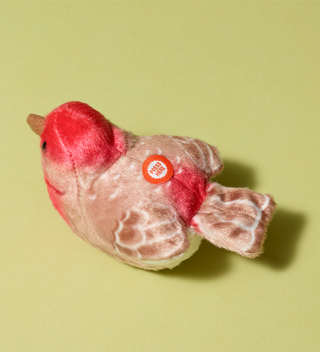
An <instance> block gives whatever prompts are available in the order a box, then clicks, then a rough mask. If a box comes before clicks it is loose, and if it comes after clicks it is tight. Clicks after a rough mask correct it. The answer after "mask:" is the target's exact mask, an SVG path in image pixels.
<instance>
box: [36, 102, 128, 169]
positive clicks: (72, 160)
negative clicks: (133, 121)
mask: <svg viewBox="0 0 320 352" xmlns="http://www.w3.org/2000/svg"><path fill="white" fill-rule="evenodd" d="M116 129H117V128H116V127H115V126H114V125H112V124H111V123H110V122H109V121H108V120H107V119H106V118H105V117H104V116H103V115H102V114H101V113H100V112H98V111H97V110H95V109H93V108H92V107H90V106H89V105H87V104H85V103H81V102H78V101H73V102H68V103H65V104H63V105H61V106H59V107H58V108H56V109H54V110H53V111H52V112H50V113H49V114H48V115H47V117H46V123H45V129H44V131H43V133H42V135H41V144H42V145H43V143H44V142H45V146H46V151H45V154H46V157H48V158H50V159H51V160H53V161H55V162H57V163H58V164H60V165H61V166H62V165H63V166H65V167H68V168H69V167H75V168H82V169H95V168H98V167H100V166H103V165H105V164H110V165H112V164H113V163H114V162H115V161H116V160H117V159H118V158H119V157H120V156H121V154H123V153H124V152H125V141H124V136H123V135H121V134H120V135H119V133H118V132H119V131H118V129H117V131H115V130H116ZM114 132H116V133H114ZM115 135H116V136H115ZM115 137H116V138H115ZM119 139H121V141H119ZM119 145H121V146H122V148H119Z"/></svg>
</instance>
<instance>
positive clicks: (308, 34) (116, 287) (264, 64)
mask: <svg viewBox="0 0 320 352" xmlns="http://www.w3.org/2000/svg"><path fill="white" fill-rule="evenodd" d="M319 19H320V2H199V1H195V2H173V1H172V2H153V1H150V2H134V1H131V2H67V1H65V2H0V102H1V109H0V124H1V125H0V153H1V170H0V182H1V188H0V214H1V237H0V238H1V240H0V241H1V242H0V350H1V351H2V352H20V351H41V352H46V351H63V352H65V351H66V352H67V351H68V352H73V351H76V352H82V351H94V352H96V351H143V352H144V351H156V352H157V351H169V352H171V351H175V352H179V351H223V352H224V351H227V352H228V351H290V352H291V351H308V352H309V351H312V352H313V351H319V350H320V343H319V331H320V320H319V315H320V314H319V313H320V312H319V308H320V307H319V306H320V298H319V297H320V284H319V263H320V260H319V249H320V248H319V245H320V233H319V225H320V221H319V218H320V205H319V195H320V194H319V182H320V179H319V176H320V173H319V153H320V148H319V147H320V143H319V131H320V74H319V72H320V70H319V69H320V45H319V39H320V20H319ZM70 100H80V101H84V102H86V103H88V104H90V105H92V106H93V107H94V108H96V109H97V110H99V111H101V112H102V113H104V114H105V115H106V116H107V117H108V118H109V119H110V120H111V121H112V122H114V123H115V124H117V125H119V126H121V127H123V128H126V129H128V130H131V131H132V132H134V133H136V134H141V135H148V134H171V135H182V136H190V137H196V138H199V139H202V140H205V141H206V142H208V143H210V144H213V145H217V146H218V148H219V150H220V152H221V156H222V159H223V160H224V162H225V170H224V172H223V174H222V175H221V176H220V177H219V182H221V183H222V184H224V185H226V186H239V187H250V188H252V189H254V190H256V191H258V192H263V193H271V194H273V195H274V197H275V200H276V201H277V203H278V210H277V213H276V215H275V217H274V220H273V221H272V223H271V225H270V227H269V231H268V239H267V241H266V250H265V253H264V254H263V255H262V256H261V257H260V258H258V259H255V260H249V259H245V258H242V257H240V256H239V255H236V254H234V253H230V252H227V251H225V250H222V249H218V248H216V247H214V246H213V245H210V244H208V243H203V244H202V246H201V247H200V250H199V251H198V252H197V253H196V254H195V255H194V257H192V258H191V259H189V260H188V261H186V262H184V263H183V264H182V265H181V266H180V267H178V268H176V269H174V270H172V271H169V270H166V271H163V272H160V273H154V272H148V271H143V270H139V269H135V268H132V267H130V266H127V265H124V264H121V263H118V262H117V261H115V260H113V259H111V258H109V257H108V256H107V255H105V254H103V253H101V252H99V251H98V250H96V249H94V248H92V247H90V246H89V245H88V244H86V243H85V242H83V241H82V240H81V239H79V238H78V237H77V236H75V235H74V234H72V233H71V231H70V229H69V228H68V226H67V225H66V224H65V223H64V221H63V220H62V219H61V218H60V217H59V215H58V213H57V212H56V211H55V210H54V209H53V207H52V205H51V203H50V200H49V197H48V195H47V191H46V187H45V183H44V180H43V175H42V170H41V167H40V151H39V139H38V137H37V136H36V135H35V134H33V133H32V131H31V130H30V129H29V127H28V126H27V124H26V122H25V119H26V117H27V115H28V114H29V113H31V112H32V113H37V114H42V115H45V114H47V113H48V112H50V111H51V110H52V109H53V108H55V107H56V106H58V105H60V104H62V103H64V102H66V101H70ZM133 191H134V190H133Z"/></svg>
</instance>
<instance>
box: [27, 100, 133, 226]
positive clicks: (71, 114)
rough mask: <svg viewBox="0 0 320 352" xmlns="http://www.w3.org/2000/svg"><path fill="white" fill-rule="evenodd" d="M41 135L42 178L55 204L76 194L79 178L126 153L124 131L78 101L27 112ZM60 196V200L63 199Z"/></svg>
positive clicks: (82, 179) (59, 205)
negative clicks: (44, 112) (46, 111)
mask: <svg viewBox="0 0 320 352" xmlns="http://www.w3.org/2000/svg"><path fill="white" fill-rule="evenodd" d="M27 122H28V124H29V126H30V127H31V129H32V130H33V131H34V132H35V133H36V134H37V135H39V136H40V148H41V161H42V168H43V172H44V178H45V181H46V184H47V188H48V192H49V195H50V198H51V200H52V202H53V205H54V206H55V208H56V209H57V210H58V211H59V213H60V214H61V215H62V217H63V218H64V219H65V220H67V219H66V216H65V213H64V210H63V209H62V203H63V202H64V203H66V202H67V201H68V200H69V201H72V200H74V199H75V198H76V197H78V196H79V194H78V193H79V182H82V183H85V182H86V180H90V179H92V178H95V177H96V176H97V175H98V174H99V172H100V171H101V170H106V169H108V168H109V167H111V166H112V165H113V164H114V163H115V162H116V161H117V160H118V159H119V158H120V157H121V155H123V154H125V153H126V150H127V143H126V132H125V131H124V130H121V129H120V128H118V127H116V126H115V125H113V124H112V123H110V122H109V121H108V120H107V119H106V118H105V117H104V116H103V115H102V114H100V113H99V112H98V111H96V110H94V109H93V108H91V107H90V106H89V105H87V104H84V103H81V102H77V101H74V102H69V103H65V104H63V105H61V106H59V107H58V108H56V109H54V110H53V111H52V112H50V113H49V114H48V115H47V116H46V117H42V116H39V115H35V114H30V115H29V116H28V119H27ZM62 197H63V199H64V200H63V202H62Z"/></svg>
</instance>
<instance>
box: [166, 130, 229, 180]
mask: <svg viewBox="0 0 320 352" xmlns="http://www.w3.org/2000/svg"><path fill="white" fill-rule="evenodd" d="M171 138H172V139H173V141H174V142H175V144H176V146H177V148H179V149H180V150H182V151H183V152H184V154H185V155H186V156H187V157H188V158H189V160H190V161H191V162H192V163H193V164H194V166H196V167H197V168H199V169H200V170H201V171H203V172H204V173H205V174H207V175H208V177H212V176H215V175H217V174H219V173H220V172H221V171H222V169H223V163H222V161H221V159H220V156H219V152H218V149H217V148H216V147H214V146H212V145H210V144H208V143H206V142H203V141H201V140H199V139H195V138H190V137H177V136H174V137H171Z"/></svg>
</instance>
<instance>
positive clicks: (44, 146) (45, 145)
mask: <svg viewBox="0 0 320 352" xmlns="http://www.w3.org/2000/svg"><path fill="white" fill-rule="evenodd" d="M41 149H42V150H43V151H44V152H45V151H46V150H47V142H46V141H44V142H43V143H42V146H41Z"/></svg>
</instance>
